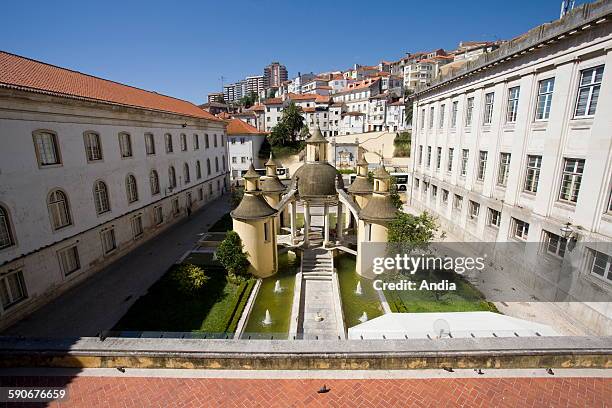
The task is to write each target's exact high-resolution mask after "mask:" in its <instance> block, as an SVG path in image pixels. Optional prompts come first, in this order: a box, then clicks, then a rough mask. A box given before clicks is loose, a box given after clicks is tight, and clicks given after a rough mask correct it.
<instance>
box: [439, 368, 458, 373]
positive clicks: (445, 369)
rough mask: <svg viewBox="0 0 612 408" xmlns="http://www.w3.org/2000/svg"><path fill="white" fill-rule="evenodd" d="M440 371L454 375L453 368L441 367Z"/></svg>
mask: <svg viewBox="0 0 612 408" xmlns="http://www.w3.org/2000/svg"><path fill="white" fill-rule="evenodd" d="M442 369H443V370H444V371H448V372H449V373H454V372H455V370H453V367H442Z"/></svg>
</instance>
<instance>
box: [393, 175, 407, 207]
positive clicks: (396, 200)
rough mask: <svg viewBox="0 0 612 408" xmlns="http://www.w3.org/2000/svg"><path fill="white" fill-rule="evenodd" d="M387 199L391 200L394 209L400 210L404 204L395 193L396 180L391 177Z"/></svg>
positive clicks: (397, 193) (396, 192)
mask: <svg viewBox="0 0 612 408" xmlns="http://www.w3.org/2000/svg"><path fill="white" fill-rule="evenodd" d="M389 197H390V198H391V202H392V203H393V206H394V207H395V208H398V209H399V208H402V205H403V204H404V203H403V202H402V198H401V197H400V194H399V192H398V191H397V179H396V178H395V177H391V180H390V184H389Z"/></svg>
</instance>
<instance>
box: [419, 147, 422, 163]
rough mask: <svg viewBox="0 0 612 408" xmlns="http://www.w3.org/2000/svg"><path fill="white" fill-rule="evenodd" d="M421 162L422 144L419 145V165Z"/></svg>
mask: <svg viewBox="0 0 612 408" xmlns="http://www.w3.org/2000/svg"><path fill="white" fill-rule="evenodd" d="M422 163H423V145H420V146H419V165H421V164H422Z"/></svg>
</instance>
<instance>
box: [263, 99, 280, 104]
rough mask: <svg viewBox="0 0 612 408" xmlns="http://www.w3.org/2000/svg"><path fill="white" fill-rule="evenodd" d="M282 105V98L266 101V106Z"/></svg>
mask: <svg viewBox="0 0 612 408" xmlns="http://www.w3.org/2000/svg"><path fill="white" fill-rule="evenodd" d="M282 103H283V100H282V99H281V98H268V99H266V100H265V101H264V105H281V104H282Z"/></svg>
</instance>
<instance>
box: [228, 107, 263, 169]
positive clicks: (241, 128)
mask: <svg viewBox="0 0 612 408" xmlns="http://www.w3.org/2000/svg"><path fill="white" fill-rule="evenodd" d="M265 138H266V133H264V132H261V131H259V130H257V128H256V127H254V126H251V125H249V124H248V123H246V122H244V121H242V120H240V119H230V120H229V123H228V125H227V143H228V158H229V159H228V160H229V167H230V170H231V172H230V174H231V179H232V180H236V179H237V178H240V177H241V174H242V172H243V171H246V170H248V168H249V166H250V165H251V163H253V166H255V168H258V169H259V168H263V163H264V160H261V159H260V158H259V150H260V149H261V145H262V144H263V142H264V140H265Z"/></svg>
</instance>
